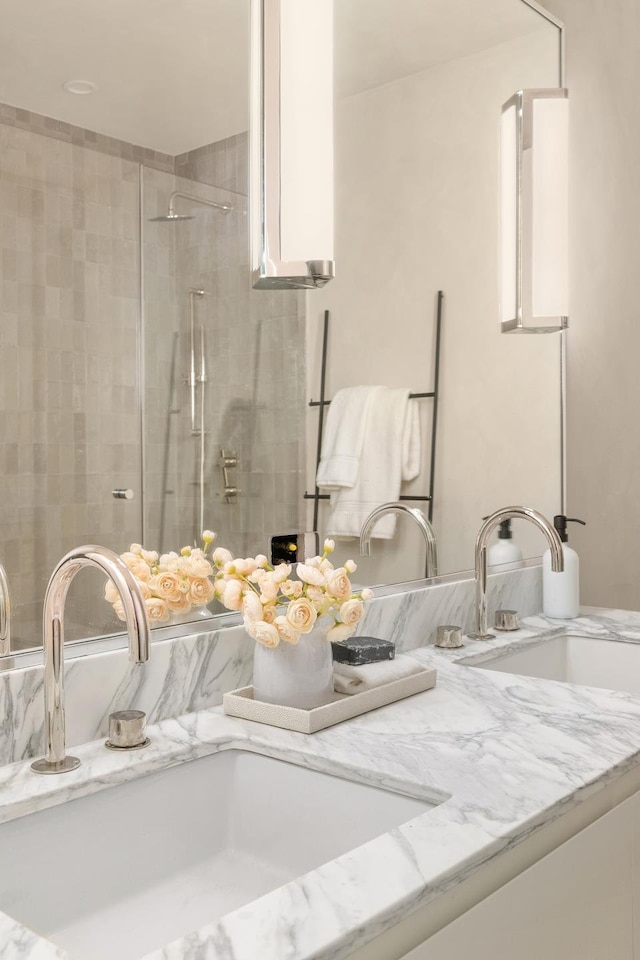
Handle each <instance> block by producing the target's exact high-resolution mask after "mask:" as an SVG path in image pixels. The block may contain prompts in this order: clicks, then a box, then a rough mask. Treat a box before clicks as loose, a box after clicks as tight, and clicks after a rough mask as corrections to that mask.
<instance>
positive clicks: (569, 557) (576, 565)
mask: <svg viewBox="0 0 640 960" xmlns="http://www.w3.org/2000/svg"><path fill="white" fill-rule="evenodd" d="M568 523H581V524H582V526H583V527H584V526H585V522H584V520H576V519H574V518H572V517H565V516H564V514H562V513H561V514H557V515H556V516H555V517H554V518H553V525H554V527H555V528H556V530H557V531H558V535H559V537H560V539H561V540H562V552H563V554H564V570H563V572H562V573H554V572H553V570H552V569H551V551H550V550H546V551H545V553H544V554H543V556H542V612H543V613H544V615H545V617H553V618H554V619H557V620H573V618H574V617H577V616H578V611H579V609H580V561H579V560H578V554H577V553H576V552H575V550H572V548H571V547H570V546H569V535H568V534H567V524H568Z"/></svg>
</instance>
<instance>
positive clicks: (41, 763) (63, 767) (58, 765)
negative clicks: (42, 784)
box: [31, 757, 80, 774]
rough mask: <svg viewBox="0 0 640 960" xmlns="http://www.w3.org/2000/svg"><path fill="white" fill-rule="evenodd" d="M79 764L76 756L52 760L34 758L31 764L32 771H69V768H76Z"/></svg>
mask: <svg viewBox="0 0 640 960" xmlns="http://www.w3.org/2000/svg"><path fill="white" fill-rule="evenodd" d="M79 766H80V761H79V760H78V758H77V757H65V758H64V760H58V761H57V762H52V761H50V760H44V759H43V760H36V761H34V763H32V764H31V769H32V770H33V771H34V773H44V774H52V773H69V771H70V770H76V769H77V768H78V767H79Z"/></svg>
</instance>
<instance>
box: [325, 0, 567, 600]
mask: <svg viewBox="0 0 640 960" xmlns="http://www.w3.org/2000/svg"><path fill="white" fill-rule="evenodd" d="M514 2H515V0H514ZM557 82H558V47H557V32H556V31H555V30H554V29H553V28H552V27H550V26H548V27H544V28H543V29H542V31H540V32H538V33H535V34H532V35H530V36H527V37H524V38H522V39H519V40H517V41H512V42H509V43H505V44H501V45H499V46H496V47H493V48H490V49H489V50H485V51H483V52H481V53H479V54H476V55H474V56H472V57H467V58H464V59H460V60H456V61H452V62H449V63H446V64H444V65H441V66H438V67H435V68H433V69H431V70H427V71H423V72H421V73H418V74H413V75H412V76H410V77H407V78H405V79H403V80H400V81H397V82H395V83H390V84H386V85H384V86H381V87H377V88H374V89H372V90H369V91H367V92H365V93H364V94H360V95H357V96H353V97H350V98H348V99H346V100H343V101H342V102H341V103H339V104H338V105H337V111H336V119H337V157H336V163H337V171H336V198H337V203H336V261H337V275H336V279H335V280H334V281H333V282H332V283H331V284H329V285H328V286H327V287H326V288H324V290H322V291H314V292H313V293H310V294H309V295H308V322H307V323H308V333H307V344H308V358H307V369H308V395H309V397H312V396H313V397H316V398H317V395H318V384H319V376H320V355H321V333H322V311H323V310H324V309H325V308H329V309H330V310H331V313H332V326H331V333H330V347H329V362H328V378H327V395H328V396H329V397H331V396H332V395H333V394H334V393H335V391H336V390H337V389H339V388H340V387H344V386H350V385H355V384H360V383H362V384H367V383H368V384H375V383H382V384H387V385H388V386H392V387H395V386H407V387H409V388H410V389H412V390H415V391H424V390H430V389H432V382H433V347H434V301H435V295H436V291H437V289H438V288H442V289H443V290H444V291H445V294H446V305H445V315H444V327H443V344H442V390H441V407H440V423H439V435H438V454H437V469H436V501H435V514H434V527H435V530H436V533H437V536H438V540H439V548H440V560H441V564H440V569H441V571H442V572H450V571H455V570H463V569H469V568H470V567H472V565H473V544H474V539H475V536H476V533H477V530H478V527H479V525H480V522H481V518H482V516H483V514H486V513H490V512H492V511H493V510H495V509H497V508H499V507H502V506H506V505H507V504H508V503H518V502H522V503H525V504H528V505H531V506H535V507H537V508H538V509H540V510H542V511H543V512H544V513H546V514H547V515H553V514H554V513H556V512H558V511H559V506H560V439H559V423H560V420H559V390H560V388H559V371H560V360H559V350H560V345H559V338H558V337H557V336H548V337H530V336H529V337H518V336H504V335H502V334H501V333H500V329H499V320H498V302H497V300H498V298H497V293H498V256H497V254H498V159H499V117H500V107H501V105H502V103H503V102H504V101H505V100H507V99H508V98H509V97H510V96H511V95H512V94H513V93H514V92H515V91H516V90H517V89H519V88H521V87H535V86H552V85H555V84H557ZM415 402H419V403H420V410H421V415H422V434H423V444H424V450H425V453H427V452H428V448H429V442H430V415H431V406H430V401H415ZM317 419H318V414H317V410H316V409H314V410H311V411H309V413H308V430H309V434H308V435H309V438H310V442H309V444H308V448H309V463H308V468H307V489H309V490H312V489H313V474H314V462H313V456H314V454H315V443H314V438H315V435H316V434H315V430H316V426H317ZM428 485H429V473H428V466H427V458H426V457H425V459H424V464H423V468H422V471H421V474H420V476H419V477H418V479H417V480H415V481H414V482H412V483H411V484H408V485H406V488H405V489H404V491H403V492H405V493H413V494H420V493H424V492H425V491H427V490H428ZM425 506H426V505H425ZM326 509H327V508H326V507H323V509H322V512H321V515H320V524H319V526H320V531H321V532H322V530H323V526H324V522H325V518H326V516H327V514H326V512H325V511H326ZM518 526H519V527H520V528H521V529H518ZM532 533H533V535H532ZM515 535H516V537H517V539H518V541H519V542H520V543H521V544H522V546H523V547H524V549H525V555H527V556H534V555H538V554H539V553H540V552H541V546H542V545H541V542H540V539H539V537H538V535H536V534H535V532H532V531H530V530H529V529H528V525H526V524H520V525H516V530H515ZM354 552H357V545H356V544H355V543H354V541H350V542H348V543H347V544H346V545H345V547H344V548H342V550H341V552H339V554H338V555H339V556H342V557H344V556H347V555H352V554H354ZM373 553H374V556H373V557H372V558H371V559H370V560H367V561H363V562H362V564H361V567H360V571H359V576H361V578H362V581H363V582H368V583H376V582H381V581H382V582H384V581H397V580H404V579H412V578H415V577H419V576H422V575H423V571H424V547H423V545H422V542H421V540H420V538H419V535H418V536H416V531H415V529H414V528H413V525H411V526H410V525H409V523H408V522H407V521H406V520H404V522H403V523H399V524H398V527H397V531H396V536H395V538H394V540H393V541H391V542H388V541H375V540H374V546H373Z"/></svg>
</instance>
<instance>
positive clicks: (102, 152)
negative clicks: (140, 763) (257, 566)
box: [0, 0, 560, 650]
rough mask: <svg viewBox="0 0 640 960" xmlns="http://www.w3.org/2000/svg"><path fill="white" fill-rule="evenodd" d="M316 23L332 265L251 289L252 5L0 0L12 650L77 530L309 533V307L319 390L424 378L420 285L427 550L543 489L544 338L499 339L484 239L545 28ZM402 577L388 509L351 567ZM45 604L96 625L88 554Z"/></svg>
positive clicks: (544, 44)
mask: <svg viewBox="0 0 640 960" xmlns="http://www.w3.org/2000/svg"><path fill="white" fill-rule="evenodd" d="M335 30H336V33H335V37H336V46H335V67H336V90H337V93H336V102H335V110H336V145H335V146H336V192H337V197H336V214H337V222H336V263H337V267H336V279H335V280H334V281H332V282H331V283H330V284H329V285H328V286H327V287H326V288H325V289H324V290H323V291H313V292H309V293H308V294H300V293H296V292H294V291H271V290H260V291H253V290H252V289H251V278H250V270H249V253H248V229H247V180H248V175H247V162H248V159H247V158H248V143H247V133H246V131H247V123H248V115H247V100H248V75H249V63H248V57H249V0H206V2H205V0H192V2H189V3H188V4H173V5H171V4H169V5H163V6H162V8H161V9H160V8H158V5H157V4H156V3H154V2H153V0H139V2H137V3H136V4H135V5H134V6H133V7H132V6H131V4H128V3H125V2H124V0H110V3H109V4H108V5H107V6H105V7H103V8H98V7H96V6H95V5H91V4H86V3H82V2H81V0H69V2H68V3H66V4H65V5H64V6H63V7H59V6H57V5H56V7H55V9H53V7H52V6H51V5H50V4H47V3H45V2H44V0H36V2H34V3H30V4H24V3H21V2H19V0H8V2H7V3H5V6H4V17H3V25H2V35H3V41H4V43H3V50H4V53H3V57H2V59H1V62H0V248H1V252H2V259H1V270H2V276H1V281H2V283H1V296H2V299H1V302H0V308H1V311H2V316H1V318H0V323H1V329H2V345H3V349H2V353H1V356H0V364H1V365H2V369H1V371H0V375H1V378H2V413H3V417H2V436H1V437H0V470H1V475H2V500H1V506H0V563H2V564H3V565H4V566H5V567H6V569H7V573H8V576H9V582H10V587H11V593H12V601H13V627H12V638H13V640H12V646H13V649H15V650H19V649H23V648H25V647H30V646H32V645H34V644H39V643H40V642H41V638H40V629H41V626H40V625H41V608H42V598H43V596H44V590H45V586H46V582H47V580H48V577H49V575H50V573H51V571H52V569H53V568H54V566H55V564H56V563H57V561H58V560H59V559H60V557H61V556H62V555H63V554H64V553H65V552H66V551H67V550H69V549H71V548H72V547H75V546H78V545H79V544H82V543H99V544H101V545H103V546H105V547H109V548H111V549H114V550H116V551H118V552H121V551H123V550H125V549H127V548H128V546H129V544H130V543H131V542H141V543H144V545H145V546H146V547H148V548H149V549H156V550H159V551H166V550H172V549H173V550H179V549H180V547H181V546H183V545H184V544H187V543H192V542H193V540H194V537H196V535H197V534H198V532H199V531H200V530H201V529H202V527H203V526H204V527H208V528H210V529H214V530H216V531H217V533H218V537H219V542H220V543H221V544H223V545H225V546H227V547H229V549H231V550H232V551H233V552H234V554H236V555H238V554H239V555H247V554H255V553H256V552H259V551H263V552H267V549H268V538H269V537H270V536H271V534H273V533H285V534H286V533H290V532H293V531H296V530H302V529H305V528H308V527H309V521H310V520H312V519H313V506H314V505H313V502H310V501H305V500H304V497H303V495H304V491H305V489H306V490H308V491H311V492H313V490H314V485H315V462H314V455H315V447H316V437H317V426H318V409H317V408H309V407H308V406H307V403H308V401H309V399H317V398H318V390H319V382H320V366H321V354H322V331H323V315H324V311H325V310H329V311H330V324H329V340H328V357H327V368H326V374H327V376H326V388H327V397H328V398H332V397H333V396H334V395H335V393H336V392H337V390H339V389H340V388H342V387H351V386H369V385H384V386H385V387H393V388H396V387H400V388H405V387H406V388H407V389H409V390H411V391H412V392H418V393H422V392H429V391H431V390H432V386H433V378H434V339H435V327H434V323H435V316H436V309H435V306H436V294H437V291H438V290H440V289H441V290H443V291H444V295H445V296H444V304H443V313H442V318H443V328H442V355H441V391H440V407H439V409H440V412H439V424H438V442H437V447H436V468H435V485H434V492H435V498H434V503H433V523H434V527H435V530H436V533H437V536H438V547H439V561H440V570H441V572H448V571H454V570H459V569H463V568H469V567H470V566H471V565H472V547H473V538H474V536H475V533H476V531H477V529H478V527H479V524H480V518H481V516H482V515H483V514H486V513H489V512H491V511H492V510H493V509H494V508H495V507H499V506H504V505H505V504H506V503H507V502H508V501H513V500H517V499H520V500H523V501H524V502H527V503H531V504H533V505H535V506H536V507H537V508H539V509H540V510H542V511H543V512H544V513H547V514H550V515H551V514H553V513H555V512H557V504H558V499H559V492H560V480H559V476H560V440H559V426H560V418H559V370H560V365H559V343H558V340H557V339H554V338H551V337H550V338H544V337H530V338H522V339H518V338H507V337H500V336H499V333H498V330H499V323H498V309H497V254H496V250H497V219H498V173H497V170H498V131H499V117H500V107H501V105H502V103H503V102H504V101H505V100H506V99H507V98H508V97H509V96H511V95H512V94H513V93H514V92H515V90H516V89H518V88H520V87H526V86H557V85H558V83H559V75H558V70H559V67H558V62H559V61H558V50H559V33H558V30H557V28H556V27H555V26H553V25H552V24H550V23H549V22H548V21H547V20H545V19H544V18H543V17H542V16H540V15H539V14H538V13H536V12H534V11H533V10H532V9H531V8H530V7H529V6H527V5H526V4H525V3H524V2H523V0H486V2H484V3H482V4H478V3H477V2H475V0H473V2H472V0H455V2H452V0H446V2H444V0H429V2H428V3H425V2H424V0H413V2H409V0H401V2H398V0H393V2H391V0H366V2H365V0H340V2H339V3H337V4H336V25H335ZM26 65H28V69H26ZM79 81H84V82H85V85H84V87H83V86H82V84H80V87H78V82H79ZM87 82H89V86H88V87H87V85H86V84H87ZM79 89H80V90H88V91H89V92H86V93H78V92H74V90H75V91H78V90H79ZM305 319H306V324H305ZM305 356H306V360H307V377H306V381H305V378H304V377H303V376H301V375H300V371H301V370H302V369H304V361H305ZM411 402H412V403H415V404H416V405H417V406H416V409H417V410H418V412H419V415H420V438H421V446H422V458H421V460H420V463H419V472H418V475H417V476H416V477H415V479H414V480H412V481H411V482H409V483H407V484H405V485H403V487H402V490H401V491H398V492H400V493H401V494H402V495H403V496H411V495H416V496H420V495H423V494H424V493H425V491H427V488H428V484H429V463H428V452H429V450H430V440H431V438H430V434H429V429H430V423H431V408H430V403H431V401H430V400H429V399H426V398H421V399H416V400H414V401H411ZM305 450H306V454H305ZM305 456H306V459H305ZM127 490H131V491H133V494H134V495H133V498H131V499H128V498H127V497H122V496H119V495H118V494H119V492H120V491H127ZM418 505H420V504H418ZM424 506H425V509H428V504H425V505H424ZM327 508H328V505H327V502H326V501H322V502H321V503H320V513H319V523H318V527H319V530H320V532H321V535H324V534H326V532H327V531H328V530H329V528H330V523H329V515H328V509H327ZM307 510H308V511H309V513H308V514H307V512H306V511H307ZM516 533H517V536H518V538H521V543H522V546H523V548H524V551H525V555H532V554H536V553H539V545H538V544H537V543H535V542H533V541H532V542H531V543H530V542H529V540H528V539H527V534H526V532H525V531H522V533H521V532H520V531H516ZM354 546H355V545H354V543H353V541H351V542H347V543H346V545H344V546H343V545H339V549H340V550H342V549H344V550H345V556H346V555H351V554H353V553H355V552H357V551H356V550H354ZM423 571H424V544H423V542H422V538H421V534H420V531H419V530H418V529H417V528H416V530H415V531H414V530H412V529H410V528H409V527H408V526H406V525H405V524H404V523H403V522H402V520H401V521H399V522H398V525H397V530H396V534H395V536H394V538H393V539H392V540H390V541H384V540H380V539H377V538H375V536H374V539H373V541H372V556H371V558H370V559H369V560H367V561H366V562H363V564H362V566H361V568H360V573H361V574H362V580H363V581H368V582H380V581H398V580H405V579H412V578H415V577H420V576H422V575H423ZM211 612H217V611H216V609H215V607H214V605H212V606H211ZM66 624H67V637H68V638H69V639H71V640H72V639H74V638H78V637H85V636H97V635H101V634H105V633H106V634H108V633H113V632H116V631H117V632H121V625H120V624H119V623H118V621H117V619H116V618H115V617H114V616H113V614H112V611H111V607H110V606H109V604H107V603H106V602H105V600H104V582H103V579H102V578H101V577H100V576H99V575H97V574H95V573H91V572H87V573H83V575H82V577H79V578H77V580H76V582H75V583H74V585H73V587H72V590H71V593H70V598H69V603H68V605H67V616H66Z"/></svg>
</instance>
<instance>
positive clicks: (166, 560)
mask: <svg viewBox="0 0 640 960" xmlns="http://www.w3.org/2000/svg"><path fill="white" fill-rule="evenodd" d="M179 563H180V557H179V556H178V554H177V553H173V552H172V553H163V554H162V556H161V557H160V559H159V561H158V566H159V567H160V569H161V570H170V571H171V572H172V573H175V572H176V570H177V569H178V565H179Z"/></svg>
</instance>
